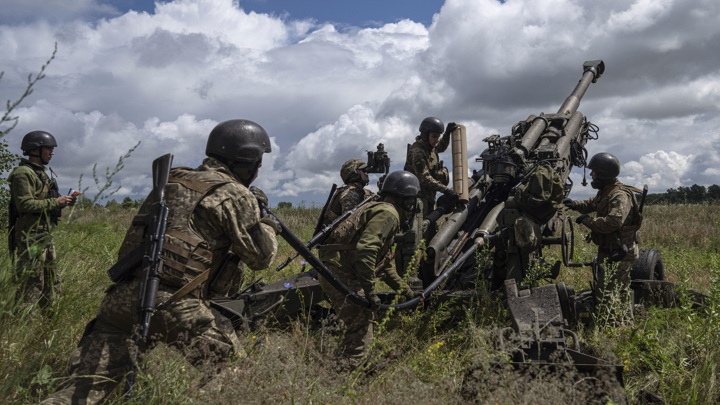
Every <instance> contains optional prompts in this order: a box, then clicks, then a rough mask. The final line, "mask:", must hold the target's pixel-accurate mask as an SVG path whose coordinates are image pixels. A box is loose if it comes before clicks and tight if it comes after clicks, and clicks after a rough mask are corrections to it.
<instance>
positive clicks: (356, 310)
mask: <svg viewBox="0 0 720 405" xmlns="http://www.w3.org/2000/svg"><path fill="white" fill-rule="evenodd" d="M328 268H329V269H330V271H332V273H333V274H334V275H335V276H337V278H338V279H339V280H340V281H341V282H342V283H343V284H345V285H346V286H347V287H348V288H349V289H350V290H352V291H354V292H355V293H357V294H358V295H360V296H361V297H364V296H365V292H364V290H363V288H362V286H361V285H360V281H359V280H357V279H356V278H355V277H353V276H352V275H349V274H346V273H345V272H344V271H342V270H341V269H339V268H337V267H335V266H328ZM320 287H322V289H323V291H324V292H325V294H327V296H328V297H330V301H331V302H332V305H333V309H334V310H335V313H336V314H337V317H338V320H340V321H341V322H342V323H343V327H344V329H345V335H344V336H343V342H342V351H341V352H340V357H342V358H345V359H346V360H348V361H349V362H350V366H351V367H357V366H358V365H360V363H361V362H362V360H363V358H364V357H365V356H366V355H367V352H368V350H369V348H370V345H371V344H372V340H373V321H374V320H375V313H374V312H370V311H368V310H366V309H364V308H363V307H361V306H359V305H357V304H355V303H354V302H352V301H351V300H350V299H349V298H348V297H346V296H345V294H343V293H341V292H340V291H338V290H337V289H335V287H333V286H332V285H331V284H330V283H329V282H328V281H327V280H325V277H322V276H321V277H320Z"/></svg>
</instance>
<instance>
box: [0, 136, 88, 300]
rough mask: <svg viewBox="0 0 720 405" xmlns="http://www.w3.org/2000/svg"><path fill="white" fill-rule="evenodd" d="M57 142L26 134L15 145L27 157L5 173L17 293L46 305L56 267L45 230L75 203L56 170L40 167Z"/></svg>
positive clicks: (54, 288) (56, 284) (55, 284)
mask: <svg viewBox="0 0 720 405" xmlns="http://www.w3.org/2000/svg"><path fill="white" fill-rule="evenodd" d="M56 147H57V142H56V141H55V137H54V136H52V135H51V134H50V133H48V132H45V131H32V132H29V133H28V134H26V135H25V136H24V137H23V139H22V143H21V145H20V149H22V152H23V155H27V157H28V158H27V159H25V158H22V159H20V164H19V165H18V166H17V167H16V168H15V169H14V170H13V171H12V173H10V176H9V177H8V182H9V183H10V234H9V235H8V244H9V248H10V250H11V251H13V250H16V259H15V272H16V277H17V278H18V279H19V280H20V281H21V283H20V287H19V289H18V296H22V295H24V300H25V302H27V303H38V305H39V306H40V307H41V308H45V307H47V306H49V305H50V304H51V303H52V302H53V300H54V299H55V297H56V295H57V293H59V290H60V279H59V278H58V275H57V272H56V263H55V244H54V243H53V240H52V236H51V235H50V231H51V229H52V228H53V227H54V226H55V225H57V223H58V219H59V218H60V215H61V210H62V208H64V207H67V206H68V205H73V204H75V197H71V196H61V195H60V192H59V187H58V184H57V180H56V179H55V173H54V172H53V171H52V169H50V176H48V175H47V173H45V165H47V164H48V163H50V159H52V157H53V155H54V154H55V153H54V150H55V148H56Z"/></svg>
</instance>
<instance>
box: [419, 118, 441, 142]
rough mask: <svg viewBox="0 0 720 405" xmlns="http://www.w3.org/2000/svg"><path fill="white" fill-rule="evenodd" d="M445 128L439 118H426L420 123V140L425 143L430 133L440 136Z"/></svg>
mask: <svg viewBox="0 0 720 405" xmlns="http://www.w3.org/2000/svg"><path fill="white" fill-rule="evenodd" d="M444 128H445V126H444V125H443V122H442V121H440V119H439V118H435V117H427V118H425V119H424V120H422V122H421V123H420V137H421V138H422V140H424V141H427V140H428V135H429V134H430V132H437V133H440V134H442V133H443V130H444Z"/></svg>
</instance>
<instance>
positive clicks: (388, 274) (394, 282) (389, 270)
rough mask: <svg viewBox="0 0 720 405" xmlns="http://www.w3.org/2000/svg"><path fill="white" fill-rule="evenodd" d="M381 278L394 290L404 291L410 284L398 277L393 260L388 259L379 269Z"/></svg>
mask: <svg viewBox="0 0 720 405" xmlns="http://www.w3.org/2000/svg"><path fill="white" fill-rule="evenodd" d="M381 279H382V281H384V282H385V284H387V285H388V286H390V288H392V289H393V290H395V291H405V290H408V289H409V288H410V286H409V285H408V284H407V283H406V282H405V280H403V279H402V277H400V275H399V274H398V273H397V269H396V268H395V260H393V259H388V260H387V265H386V266H385V267H383V268H382V269H381Z"/></svg>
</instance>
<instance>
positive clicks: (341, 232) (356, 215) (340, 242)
mask: <svg viewBox="0 0 720 405" xmlns="http://www.w3.org/2000/svg"><path fill="white" fill-rule="evenodd" d="M378 204H387V203H383V202H380V201H370V202H368V203H366V204H365V205H363V206H362V207H360V208H358V209H357V210H356V211H355V212H353V213H352V214H351V215H350V216H349V217H348V218H347V219H346V220H344V221H342V222H341V223H340V224H338V226H337V228H335V229H333V231H332V232H331V233H330V236H328V238H327V239H326V240H325V244H324V245H323V248H324V249H325V250H351V249H355V246H356V245H357V243H358V241H359V240H360V236H361V235H362V231H363V229H364V228H365V224H361V220H362V214H363V213H364V212H365V211H367V210H368V209H370V208H371V207H374V206H376V205H378Z"/></svg>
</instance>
